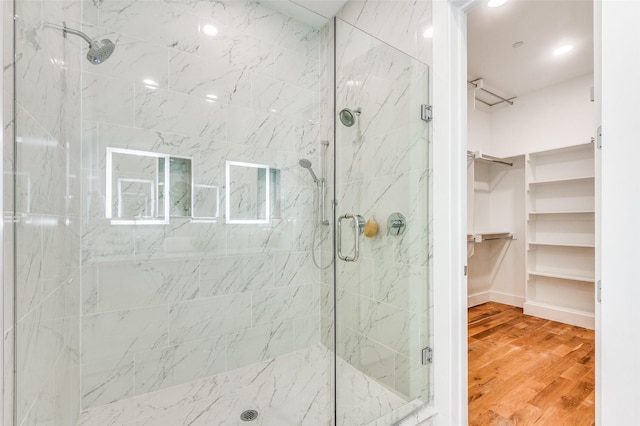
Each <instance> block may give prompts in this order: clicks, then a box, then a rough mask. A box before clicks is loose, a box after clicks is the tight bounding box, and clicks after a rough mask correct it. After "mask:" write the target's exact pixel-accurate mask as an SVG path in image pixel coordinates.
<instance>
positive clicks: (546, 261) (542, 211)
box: [524, 143, 595, 328]
mask: <svg viewBox="0 0 640 426" xmlns="http://www.w3.org/2000/svg"><path fill="white" fill-rule="evenodd" d="M526 160H527V168H526V181H527V188H526V190H527V288H526V301H525V304H524V312H525V313H527V314H530V315H535V316H539V317H543V318H548V319H552V320H556V321H561V322H565V323H569V324H574V325H579V326H582V327H588V328H593V327H594V325H595V323H594V312H595V286H594V281H595V223H594V215H595V191H594V187H595V170H594V146H593V144H592V143H589V144H582V145H576V146H572V147H567V148H561V149H555V150H550V151H544V152H537V153H531V154H528V155H527V157H526Z"/></svg>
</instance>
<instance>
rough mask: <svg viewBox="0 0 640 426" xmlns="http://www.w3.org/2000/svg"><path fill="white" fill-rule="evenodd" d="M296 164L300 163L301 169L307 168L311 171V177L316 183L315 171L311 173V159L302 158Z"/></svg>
mask: <svg viewBox="0 0 640 426" xmlns="http://www.w3.org/2000/svg"><path fill="white" fill-rule="evenodd" d="M298 164H300V166H301V167H302V168H303V169H307V170H309V173H311V177H312V178H313V181H314V182H315V183H318V177H317V176H316V174H315V173H313V169H312V168H311V161H309V160H307V159H306V158H303V159H301V160H300V161H298Z"/></svg>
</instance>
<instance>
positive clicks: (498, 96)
mask: <svg viewBox="0 0 640 426" xmlns="http://www.w3.org/2000/svg"><path fill="white" fill-rule="evenodd" d="M478 80H482V79H480V78H479V79H477V80H473V81H467V84H470V85H472V86H473V87H475V88H476V89H480V90H482V91H483V92H485V93H488V94H490V95H491V96H493V97H496V98H498V99H500V101H499V102H494V103H492V104H490V103H489V102H485V101H483V100H482V99H478V98H476V101H479V102H482V103H483V104H485V105H487V106H490V107H492V106H494V105H498V104H501V103H503V102H506V103H508V104H509V105H513V100H514V99H515V96H514V97H513V98H509V99H507V98H503V97H502V96H500V95H497V94H495V93H493V92H492V91H490V90H487V89H485V88H484V87H480V85H479V84H478V83H476V81H478Z"/></svg>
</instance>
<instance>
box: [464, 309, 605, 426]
mask: <svg viewBox="0 0 640 426" xmlns="http://www.w3.org/2000/svg"><path fill="white" fill-rule="evenodd" d="M594 348H595V342H594V332H593V330H587V329H584V328H581V327H575V326H571V325H567V324H562V323H559V322H555V321H549V320H545V319H541V318H537V317H532V316H529V315H524V314H523V313H522V309H520V308H516V307H513V306H508V305H502V304H499V303H494V302H489V303H485V304H483V305H480V306H475V307H473V308H470V309H469V424H470V425H472V426H479V425H483V426H484V425H500V426H502V425H551V426H561V425H567V426H582V425H588V426H590V425H594V424H595V415H594V402H595V391H594V355H595V353H594Z"/></svg>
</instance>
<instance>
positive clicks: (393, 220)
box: [387, 213, 407, 235]
mask: <svg viewBox="0 0 640 426" xmlns="http://www.w3.org/2000/svg"><path fill="white" fill-rule="evenodd" d="M387 228H388V229H389V234H391V235H402V234H403V233H404V231H405V230H406V229H407V218H406V217H404V215H403V214H402V213H392V214H391V215H390V216H389V219H388V220H387Z"/></svg>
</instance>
